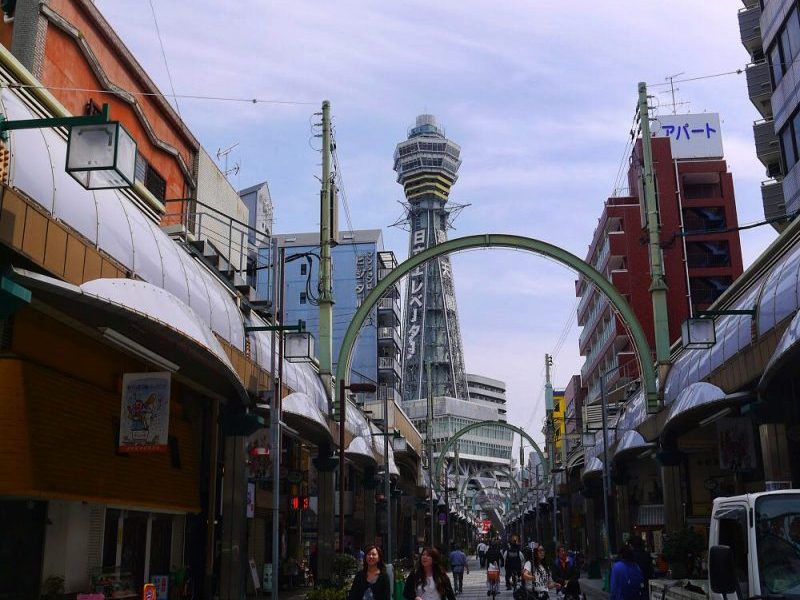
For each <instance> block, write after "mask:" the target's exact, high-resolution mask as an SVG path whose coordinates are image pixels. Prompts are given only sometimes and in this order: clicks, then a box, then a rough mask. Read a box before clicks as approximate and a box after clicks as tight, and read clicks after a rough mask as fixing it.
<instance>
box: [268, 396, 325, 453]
mask: <svg viewBox="0 0 800 600" xmlns="http://www.w3.org/2000/svg"><path fill="white" fill-rule="evenodd" d="M281 407H282V411H281V412H282V413H283V420H284V421H285V422H286V423H287V424H288V425H289V427H292V428H294V429H296V430H297V431H298V432H299V433H300V435H301V436H302V437H303V438H305V439H308V440H309V441H311V442H312V443H314V444H317V443H320V442H321V441H325V442H329V441H332V439H333V438H332V436H331V432H330V429H328V421H327V420H326V419H325V415H323V414H322V411H321V410H320V409H319V407H318V406H317V404H316V402H315V401H314V399H313V398H312V397H311V396H309V395H308V394H304V393H303V392H294V393H293V394H289V395H288V396H286V397H285V398H284V399H283V402H282V404H281Z"/></svg>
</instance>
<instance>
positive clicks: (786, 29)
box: [768, 7, 800, 87]
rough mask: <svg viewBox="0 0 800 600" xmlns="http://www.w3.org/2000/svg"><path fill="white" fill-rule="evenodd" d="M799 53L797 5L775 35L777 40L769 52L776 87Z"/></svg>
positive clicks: (799, 28)
mask: <svg viewBox="0 0 800 600" xmlns="http://www.w3.org/2000/svg"><path fill="white" fill-rule="evenodd" d="M798 53H800V19H798V16H797V8H796V7H795V8H792V11H791V12H790V13H789V17H788V18H787V19H786V22H785V23H784V24H783V26H782V27H781V28H780V31H779V32H778V35H776V36H775V41H774V42H773V43H772V46H771V47H770V49H769V52H768V55H769V62H770V67H771V70H772V80H773V85H774V86H775V87H777V85H778V83H780V81H781V79H783V76H784V75H785V74H786V72H787V71H788V70H789V68H790V67H791V66H792V63H793V62H794V59H795V57H796V56H797V55H798Z"/></svg>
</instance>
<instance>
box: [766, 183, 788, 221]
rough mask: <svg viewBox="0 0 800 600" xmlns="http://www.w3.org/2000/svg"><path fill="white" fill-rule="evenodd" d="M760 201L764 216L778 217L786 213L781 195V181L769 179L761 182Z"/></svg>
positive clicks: (768, 217)
mask: <svg viewBox="0 0 800 600" xmlns="http://www.w3.org/2000/svg"><path fill="white" fill-rule="evenodd" d="M761 201H762V203H763V205H764V217H765V218H767V219H773V218H778V217H782V216H785V215H786V202H785V200H784V197H783V182H781V181H775V180H774V179H771V180H769V181H765V182H763V183H762V184H761Z"/></svg>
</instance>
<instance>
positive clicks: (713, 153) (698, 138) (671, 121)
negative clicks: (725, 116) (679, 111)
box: [651, 113, 723, 158]
mask: <svg viewBox="0 0 800 600" xmlns="http://www.w3.org/2000/svg"><path fill="white" fill-rule="evenodd" d="M651 131H652V134H653V137H668V138H669V139H670V142H671V146H672V158H722V156H723V153H722V133H721V131H720V125H719V114H717V113H697V114H688V115H659V116H658V117H656V118H655V119H654V120H653V123H652V125H651Z"/></svg>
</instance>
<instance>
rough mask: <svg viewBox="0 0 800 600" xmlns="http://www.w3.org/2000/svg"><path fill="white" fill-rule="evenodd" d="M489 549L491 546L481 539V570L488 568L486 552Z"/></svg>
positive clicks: (479, 552) (479, 547)
mask: <svg viewBox="0 0 800 600" xmlns="http://www.w3.org/2000/svg"><path fill="white" fill-rule="evenodd" d="M488 549H489V545H488V544H487V543H486V542H485V541H484V540H483V539H481V541H480V542H478V560H479V561H480V564H481V569H483V568H484V567H485V566H486V551H487V550H488Z"/></svg>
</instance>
